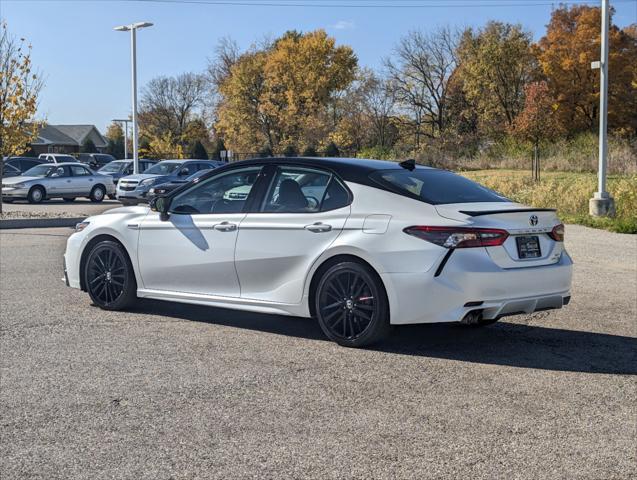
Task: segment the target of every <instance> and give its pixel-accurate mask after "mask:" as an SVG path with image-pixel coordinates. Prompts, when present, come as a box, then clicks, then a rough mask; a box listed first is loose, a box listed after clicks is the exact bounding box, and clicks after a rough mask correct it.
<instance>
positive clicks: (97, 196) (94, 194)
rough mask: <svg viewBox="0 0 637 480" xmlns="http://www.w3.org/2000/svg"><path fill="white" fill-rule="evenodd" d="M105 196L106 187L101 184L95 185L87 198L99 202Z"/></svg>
mask: <svg viewBox="0 0 637 480" xmlns="http://www.w3.org/2000/svg"><path fill="white" fill-rule="evenodd" d="M105 196H106V189H105V188H104V187H103V186H102V185H95V186H94V187H93V190H91V194H90V195H89V197H88V198H90V199H91V202H93V203H99V202H101V201H102V200H104V197H105Z"/></svg>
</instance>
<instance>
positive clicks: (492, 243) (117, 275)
mask: <svg viewBox="0 0 637 480" xmlns="http://www.w3.org/2000/svg"><path fill="white" fill-rule="evenodd" d="M64 260H65V278H66V282H67V284H68V285H70V286H71V287H74V288H79V289H82V290H84V291H86V292H88V294H89V295H90V297H91V300H92V301H93V302H94V303H95V304H96V305H98V306H99V307H101V308H104V309H108V310H119V309H125V308H127V307H130V306H131V305H132V304H133V303H134V302H135V301H136V299H137V298H140V297H144V298H152V299H160V300H170V301H175V302H184V303H193V304H200V305H209V306H215V307H225V308H234V309H241V310H248V311H255V312H265V313H275V314H284V315H296V316H301V317H315V318H316V319H317V320H318V322H319V324H320V326H321V328H322V329H323V331H324V332H325V335H327V336H328V337H329V338H330V339H332V340H334V341H336V342H338V343H339V344H341V345H345V346H353V347H360V346H364V345H369V344H371V343H373V342H376V341H378V340H380V339H382V338H383V337H384V336H385V335H387V333H388V332H389V330H390V327H391V325H399V324H411V323H430V322H461V323H464V324H470V325H476V326H479V325H488V324H490V323H493V322H496V321H497V320H498V319H500V318H502V317H503V316H507V315H514V314H519V313H531V312H535V311H538V310H548V309H556V308H561V307H562V306H563V305H566V304H567V303H568V302H569V300H570V295H571V294H570V288H571V275H572V261H571V258H570V257H569V255H568V254H567V253H566V250H565V249H564V226H563V225H562V224H561V223H560V221H559V219H558V218H557V216H556V214H555V211H554V210H549V209H537V208H530V207H526V206H523V205H520V204H517V203H514V202H511V201H510V200H508V199H506V198H504V197H502V196H501V195H499V194H497V193H495V192H493V191H491V190H489V189H487V188H485V187H483V186H481V185H479V184H477V183H475V182H472V181H470V180H468V179H466V178H464V177H462V176H459V175H456V174H454V173H451V172H448V171H445V170H439V169H434V168H427V167H422V166H417V165H415V164H414V162H413V161H406V162H402V163H400V164H398V163H394V162H384V161H378V160H362V159H343V158H271V159H254V160H247V161H243V162H237V163H233V164H229V165H227V166H224V167H221V168H218V169H215V170H213V171H211V172H209V173H208V174H206V175H204V176H203V177H200V178H199V179H197V180H196V181H194V182H191V183H188V184H185V185H183V186H181V187H179V188H178V189H176V190H174V191H172V192H170V194H168V195H167V196H163V197H157V198H155V199H153V201H152V202H151V204H150V206H137V207H124V208H116V209H113V210H110V211H107V212H106V213H103V214H101V215H97V216H94V217H89V218H87V219H86V220H85V221H84V222H82V223H80V224H78V225H77V227H76V233H74V234H73V235H71V236H70V238H69V240H68V243H67V248H66V253H65V255H64Z"/></svg>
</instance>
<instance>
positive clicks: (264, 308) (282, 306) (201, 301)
mask: <svg viewBox="0 0 637 480" xmlns="http://www.w3.org/2000/svg"><path fill="white" fill-rule="evenodd" d="M137 296H138V297H140V298H152V299H155V300H167V301H171V302H180V303H189V304H193V305H205V306H208V307H218V308H230V309H233V310H244V311H248V312H258V313H268V314H273V315H289V316H297V317H307V316H308V315H307V313H306V312H305V311H304V309H303V308H302V305H301V304H287V303H274V302H264V301H256V300H248V299H245V298H240V297H222V296H215V295H203V294H197V293H184V292H171V291H167V290H148V289H138V290H137Z"/></svg>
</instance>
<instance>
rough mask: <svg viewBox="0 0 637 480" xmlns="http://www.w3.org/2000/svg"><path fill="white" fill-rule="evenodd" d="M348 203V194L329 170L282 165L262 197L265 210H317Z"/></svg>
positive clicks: (310, 211) (274, 211) (303, 211)
mask: <svg viewBox="0 0 637 480" xmlns="http://www.w3.org/2000/svg"><path fill="white" fill-rule="evenodd" d="M348 204H349V194H348V192H347V190H346V189H345V187H343V185H342V184H341V183H340V181H339V180H338V179H337V178H336V177H334V175H332V174H331V173H329V172H325V171H321V170H314V169H307V168H302V167H282V168H279V170H278V171H277V173H276V175H275V177H274V181H273V182H272V184H271V185H270V189H269V190H268V193H267V195H266V197H265V200H264V202H263V206H262V208H261V211H262V212H264V213H316V212H319V211H327V210H334V209H335V208H340V207H344V206H346V205H348Z"/></svg>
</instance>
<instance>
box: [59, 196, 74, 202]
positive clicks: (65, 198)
mask: <svg viewBox="0 0 637 480" xmlns="http://www.w3.org/2000/svg"><path fill="white" fill-rule="evenodd" d="M62 200H64V201H65V202H68V203H71V202H74V201H75V197H64V198H63V199H62Z"/></svg>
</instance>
